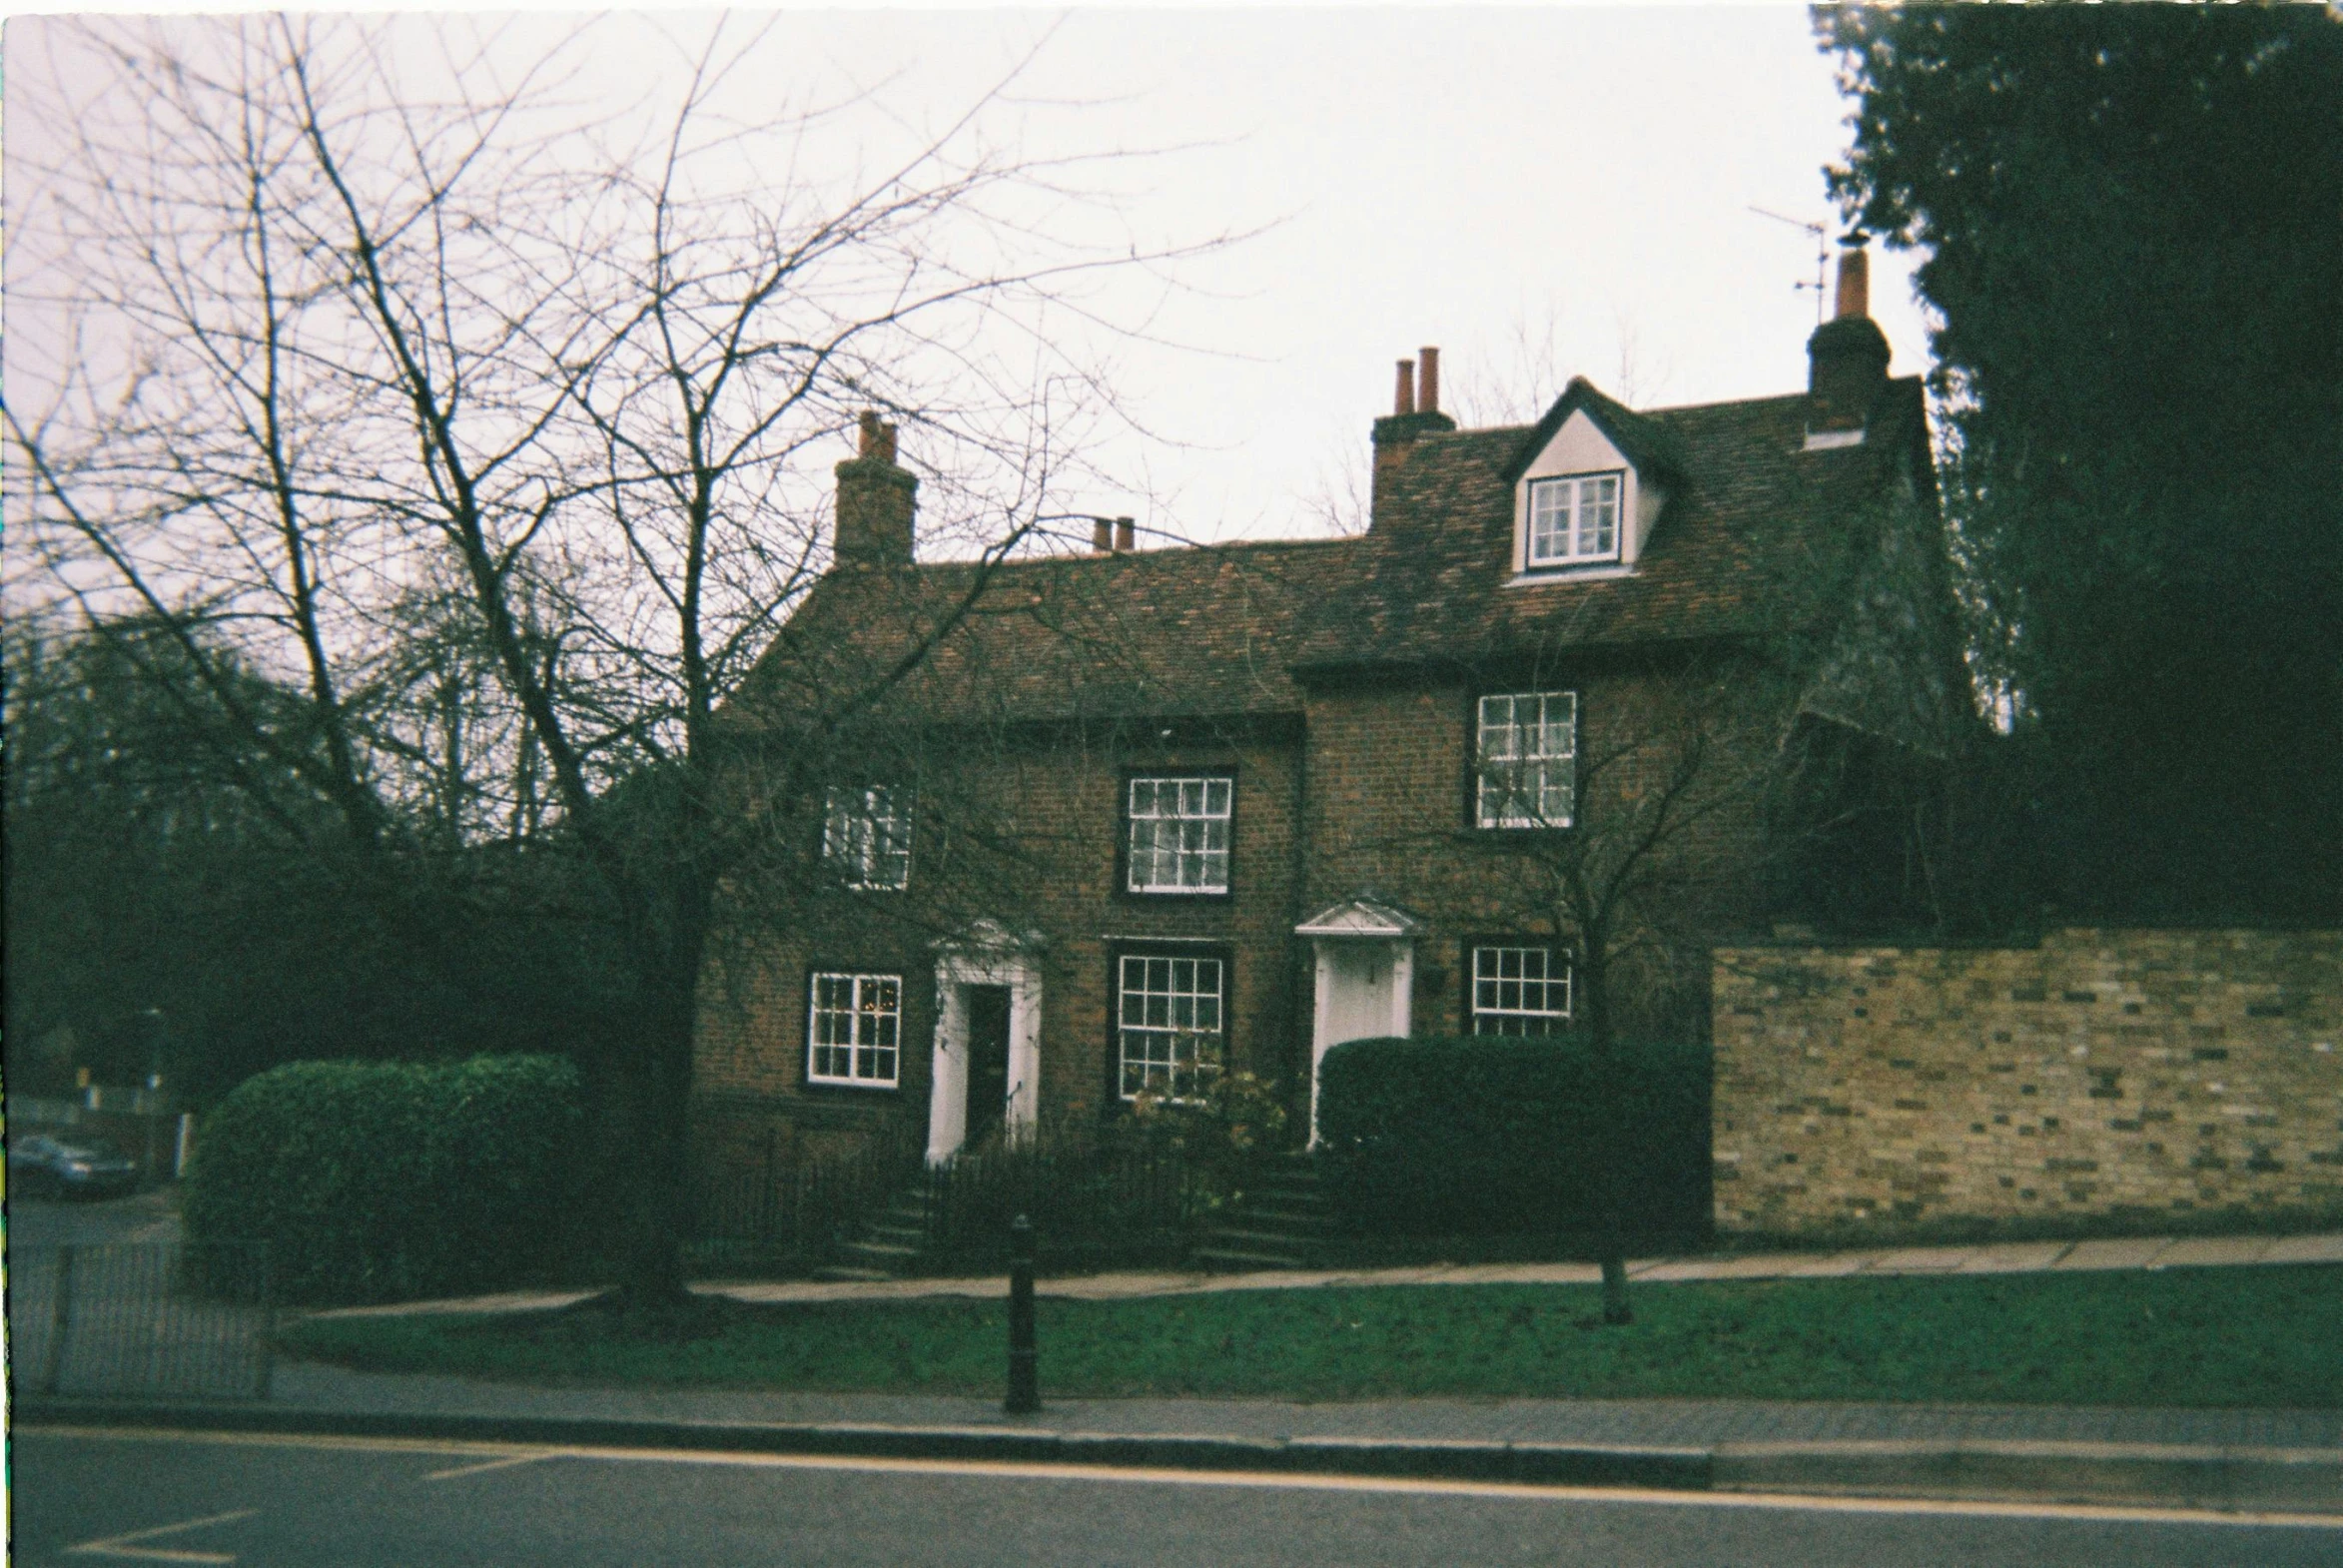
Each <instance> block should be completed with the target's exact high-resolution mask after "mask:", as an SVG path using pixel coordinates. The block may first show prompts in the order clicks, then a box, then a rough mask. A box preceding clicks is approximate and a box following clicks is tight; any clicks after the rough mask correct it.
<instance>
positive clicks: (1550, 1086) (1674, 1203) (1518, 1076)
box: [1318, 1035, 1711, 1238]
mask: <svg viewBox="0 0 2343 1568" xmlns="http://www.w3.org/2000/svg"><path fill="white" fill-rule="evenodd" d="M1615 1064H1616V1065H1615V1068H1614V1069H1613V1070H1611V1071H1606V1070H1605V1067H1604V1064H1603V1063H1602V1062H1601V1061H1600V1060H1598V1058H1597V1057H1596V1055H1595V1053H1593V1052H1592V1051H1591V1050H1590V1049H1589V1048H1588V1047H1587V1045H1586V1043H1585V1041H1584V1040H1583V1039H1581V1038H1579V1037H1577V1036H1571V1035H1562V1036H1555V1037H1552V1038H1548V1039H1529V1040H1522V1039H1500V1038H1491V1037H1486V1036H1468V1037H1462V1038H1446V1039H1429V1040H1354V1041H1350V1042H1347V1043H1346V1044H1343V1045H1339V1046H1336V1047H1334V1048H1333V1049H1332V1050H1331V1051H1328V1052H1327V1053H1326V1057H1325V1060H1324V1062H1323V1063H1322V1064H1320V1067H1319V1070H1318V1071H1319V1078H1318V1134H1319V1137H1320V1139H1321V1141H1322V1147H1321V1151H1320V1158H1321V1168H1322V1169H1323V1170H1324V1172H1325V1174H1326V1176H1327V1185H1328V1195H1329V1196H1330V1197H1331V1198H1332V1200H1333V1203H1334V1207H1335V1210H1336V1212H1337V1213H1338V1214H1339V1215H1341V1216H1342V1217H1343V1218H1344V1219H1345V1220H1347V1221H1348V1223H1349V1224H1350V1225H1351V1226H1352V1227H1353V1228H1354V1229H1357V1230H1359V1231H1361V1232H1366V1233H1402V1234H1404V1233H1414V1234H1422V1233H1425V1232H1431V1231H1445V1232H1454V1233H1461V1234H1479V1235H1488V1234H1521V1233H1527V1232H1551V1233H1560V1234H1565V1235H1587V1234H1591V1233H1593V1232H1594V1231H1595V1230H1596V1229H1597V1225H1598V1220H1599V1218H1600V1196H1601V1192H1602V1190H1603V1188H1602V1185H1601V1181H1600V1177H1601V1175H1602V1169H1603V1168H1602V1164H1601V1163H1602V1162H1604V1161H1606V1160H1608V1161H1614V1162H1616V1174H1617V1180H1618V1185H1617V1188H1616V1190H1617V1191H1618V1192H1619V1193H1620V1194H1621V1215H1620V1217H1621V1219H1622V1221H1623V1222H1624V1224H1625V1225H1626V1227H1627V1230H1628V1232H1629V1234H1630V1235H1632V1236H1638V1237H1646V1238H1651V1237H1659V1236H1671V1237H1675V1236H1684V1235H1688V1234H1689V1235H1697V1234H1700V1233H1703V1232H1705V1231H1706V1230H1707V1228H1708V1224H1709V1204H1710V1192H1709V1180H1710V1169H1711V1168H1710V1140H1709V1080H1710V1071H1711V1070H1710V1055H1709V1051H1708V1048H1707V1047H1705V1046H1686V1045H1664V1044H1663V1045H1654V1044H1634V1045H1622V1046H1621V1047H1619V1048H1618V1051H1617V1053H1616V1058H1615Z"/></svg>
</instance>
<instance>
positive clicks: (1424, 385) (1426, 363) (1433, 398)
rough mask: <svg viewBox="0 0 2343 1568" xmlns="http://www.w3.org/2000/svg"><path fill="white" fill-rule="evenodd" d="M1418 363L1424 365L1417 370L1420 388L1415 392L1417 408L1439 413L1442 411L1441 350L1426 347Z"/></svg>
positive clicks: (1419, 410)
mask: <svg viewBox="0 0 2343 1568" xmlns="http://www.w3.org/2000/svg"><path fill="white" fill-rule="evenodd" d="M1416 363H1417V364H1418V365H1420V366H1421V367H1422V369H1421V370H1420V371H1419V372H1417V381H1418V387H1419V390H1418V391H1417V392H1416V394H1415V406H1416V410H1417V411H1418V412H1420V413H1438V412H1439V411H1440V351H1439V350H1437V349H1425V350H1423V351H1421V353H1420V355H1419V357H1418V359H1417V362H1416Z"/></svg>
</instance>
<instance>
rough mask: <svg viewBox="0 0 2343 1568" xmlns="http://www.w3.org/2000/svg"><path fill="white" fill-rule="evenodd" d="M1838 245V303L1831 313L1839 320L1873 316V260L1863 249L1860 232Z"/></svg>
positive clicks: (1862, 239)
mask: <svg viewBox="0 0 2343 1568" xmlns="http://www.w3.org/2000/svg"><path fill="white" fill-rule="evenodd" d="M1839 245H1840V247H1841V249H1840V251H1839V302H1838V307H1837V309H1836V310H1834V311H1833V312H1832V314H1833V315H1835V316H1837V317H1839V318H1840V319H1841V320H1845V319H1846V318H1847V317H1850V316H1869V315H1871V314H1872V259H1871V253H1870V252H1869V251H1868V250H1866V249H1865V248H1864V233H1863V231H1862V230H1860V229H1858V230H1856V231H1855V232H1854V233H1853V234H1850V235H1849V236H1847V237H1846V238H1845V239H1843V240H1841V241H1840V242H1839Z"/></svg>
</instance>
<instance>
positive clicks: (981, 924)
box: [928, 920, 1042, 1165]
mask: <svg viewBox="0 0 2343 1568" xmlns="http://www.w3.org/2000/svg"><path fill="white" fill-rule="evenodd" d="M1039 947H1040V942H1039V940H1038V939H1036V938H1033V937H1030V936H1028V937H1020V936H1017V935H1014V934H1012V933H1011V932H1009V931H1008V930H1007V929H1005V928H1004V927H1002V926H999V925H997V924H995V923H994V922H992V921H989V920H980V921H978V922H977V923H976V925H975V926H973V927H971V928H970V930H969V932H968V933H967V935H966V936H964V937H958V938H953V939H950V940H948V941H945V942H940V943H938V944H937V945H936V1043H935V1051H934V1056H933V1058H932V1062H933V1067H932V1071H931V1076H930V1080H929V1082H930V1084H931V1086H932V1087H931V1088H930V1090H929V1095H928V1164H930V1165H941V1164H943V1163H944V1162H945V1161H947V1160H950V1159H951V1158H952V1157H953V1156H955V1155H957V1154H958V1153H960V1150H961V1146H962V1145H964V1144H966V1143H967V1142H968V1134H969V1127H970V1123H971V1120H972V1119H971V1116H970V1106H969V1095H970V1093H971V1092H972V1090H978V1089H979V1085H980V1083H983V1084H985V1085H992V1084H998V1083H999V1082H1000V1081H999V1079H998V1078H997V1077H995V1076H994V1075H993V1074H989V1073H986V1072H984V1071H983V1070H982V1066H981V1065H980V1064H975V1063H974V1062H973V1061H972V1053H973V1050H974V1048H975V1047H976V1046H977V1045H978V1044H980V1042H978V1041H977V1040H976V1039H975V1038H974V1030H973V1029H972V1023H973V1021H974V1015H975V1013H976V1012H978V1011H980V1010H981V1009H982V1008H983V1006H984V1004H985V999H983V998H981V997H972V996H971V993H972V992H973V991H977V990H978V989H979V988H985V987H999V988H1001V989H1003V990H1005V991H1007V992H1008V994H1009V1020H1008V1033H1009V1042H1008V1048H1009V1049H1008V1059H1009V1063H1008V1076H1007V1087H1006V1090H1005V1091H1004V1093H1003V1104H1002V1106H1001V1107H1000V1111H999V1118H1000V1122H1001V1128H1002V1132H1003V1134H1004V1136H1005V1137H1007V1138H1008V1139H1009V1140H1010V1141H1011V1142H1013V1143H1015V1142H1023V1141H1024V1140H1026V1139H1030V1138H1031V1137H1032V1136H1033V1130H1034V1128H1035V1127H1036V1126H1037V1125H1038V1124H1039V1123H1040V1121H1041V1109H1042V1085H1041V1077H1042V1053H1041V1040H1042V972H1041V967H1040V964H1039V963H1038V962H1037V959H1036V952H1037V950H1038V948H1039ZM972 1004H974V1006H973V1007H972ZM980 1092H983V1091H980ZM977 1112H978V1114H977V1116H976V1117H975V1118H974V1120H975V1121H976V1123H977V1124H978V1125H979V1126H980V1127H981V1126H983V1125H984V1124H985V1123H986V1122H988V1121H989V1120H990V1118H991V1108H989V1107H979V1108H977Z"/></svg>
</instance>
